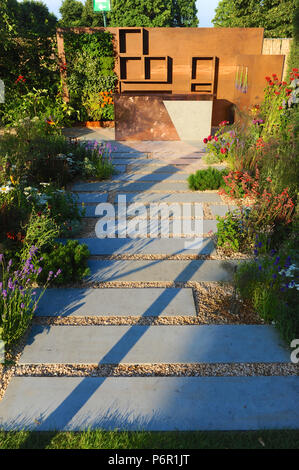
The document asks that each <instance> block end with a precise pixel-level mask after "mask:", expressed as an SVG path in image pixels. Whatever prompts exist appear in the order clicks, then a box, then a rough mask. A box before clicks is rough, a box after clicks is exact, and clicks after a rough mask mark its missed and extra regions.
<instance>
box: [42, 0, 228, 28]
mask: <svg viewBox="0 0 299 470" xmlns="http://www.w3.org/2000/svg"><path fill="white" fill-rule="evenodd" d="M42 1H43V3H45V4H46V5H47V7H48V9H49V11H50V12H52V13H54V14H55V15H56V16H57V18H59V16H60V15H59V8H60V6H61V3H62V0H42ZM83 3H84V2H83ZM196 3H197V10H198V17H199V26H201V27H202V28H208V27H212V26H213V25H212V23H211V20H212V19H213V18H214V11H215V8H216V6H217V5H218V3H219V0H198V1H197V2H196Z"/></svg>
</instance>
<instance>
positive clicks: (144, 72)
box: [114, 28, 263, 99]
mask: <svg viewBox="0 0 299 470" xmlns="http://www.w3.org/2000/svg"><path fill="white" fill-rule="evenodd" d="M114 34H116V40H117V41H118V55H119V70H118V75H119V78H120V91H121V92H133V91H144V92H153V91H157V92H159V91H163V92H168V93H173V94H182V93H183V94H186V93H191V94H198V93H211V94H213V93H215V92H217V88H218V87H219V86H220V88H222V89H224V90H225V89H228V90H227V91H228V93H230V95H232V96H233V93H234V91H233V88H234V77H233V79H232V80H231V76H230V82H229V83H227V80H226V76H225V73H224V75H223V76H222V74H221V73H219V70H218V67H219V62H220V61H221V58H222V57H225V56H228V57H235V56H237V55H240V54H247V55H250V54H254V55H260V54H261V52H262V46H263V29H262V28H248V29H245V28H119V29H118V32H116V33H115V32H114ZM232 66H233V64H232ZM233 71H235V68H234V67H233ZM217 97H218V98H219V99H226V97H224V96H222V95H221V94H220V95H219V96H218V95H217Z"/></svg>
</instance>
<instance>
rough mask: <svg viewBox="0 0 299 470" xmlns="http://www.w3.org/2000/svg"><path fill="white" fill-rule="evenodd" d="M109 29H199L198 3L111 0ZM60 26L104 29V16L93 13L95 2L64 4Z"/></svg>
mask: <svg viewBox="0 0 299 470" xmlns="http://www.w3.org/2000/svg"><path fill="white" fill-rule="evenodd" d="M111 7H112V8H111V12H108V13H107V24H108V25H109V26H147V27H167V26H168V27H171V26H174V27H175V26H179V27H183V26H187V27H196V26H197V25H198V18H197V9H196V0H111ZM60 13H61V16H62V18H61V20H60V25H61V26H64V27H73V26H91V27H92V26H103V15H102V13H101V12H94V11H93V0H85V3H84V4H83V3H82V2H80V1H78V0H64V1H63V3H62V6H61V8H60Z"/></svg>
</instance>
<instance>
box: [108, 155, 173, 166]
mask: <svg viewBox="0 0 299 470" xmlns="http://www.w3.org/2000/svg"><path fill="white" fill-rule="evenodd" d="M156 161H157V162H158V160H154V159H148V158H143V159H142V158H131V157H126V158H113V159H112V163H113V165H133V164H134V165H137V166H141V167H143V166H145V165H150V164H156ZM159 164H160V165H165V163H162V162H159Z"/></svg>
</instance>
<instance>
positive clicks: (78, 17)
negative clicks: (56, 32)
mask: <svg viewBox="0 0 299 470" xmlns="http://www.w3.org/2000/svg"><path fill="white" fill-rule="evenodd" d="M59 12H60V14H61V19H60V20H59V26H62V27H63V28H71V27H76V26H83V23H82V12H83V4H82V2H79V1H77V0H63V2H62V5H61V7H60V8H59Z"/></svg>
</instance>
